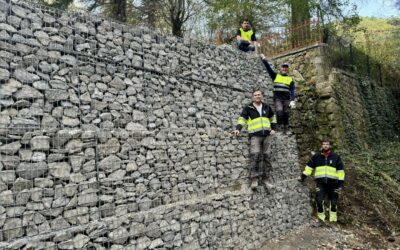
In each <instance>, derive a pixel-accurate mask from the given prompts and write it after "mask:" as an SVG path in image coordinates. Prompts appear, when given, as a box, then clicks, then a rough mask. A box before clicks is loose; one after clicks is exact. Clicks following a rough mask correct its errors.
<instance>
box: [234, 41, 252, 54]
mask: <svg viewBox="0 0 400 250" xmlns="http://www.w3.org/2000/svg"><path fill="white" fill-rule="evenodd" d="M237 47H238V49H240V50H241V51H244V52H249V51H255V50H256V48H255V47H254V46H253V45H251V44H250V42H248V41H243V40H242V41H240V42H238V43H237Z"/></svg>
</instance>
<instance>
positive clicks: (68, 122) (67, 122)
mask: <svg viewBox="0 0 400 250" xmlns="http://www.w3.org/2000/svg"><path fill="white" fill-rule="evenodd" d="M62 124H63V125H64V126H66V127H77V126H79V124H80V121H79V119H78V118H71V117H68V116H63V118H62Z"/></svg>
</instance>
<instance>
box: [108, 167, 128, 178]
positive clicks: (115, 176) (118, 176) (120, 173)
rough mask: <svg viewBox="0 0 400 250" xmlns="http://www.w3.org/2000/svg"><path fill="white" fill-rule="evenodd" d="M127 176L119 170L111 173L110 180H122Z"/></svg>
mask: <svg viewBox="0 0 400 250" xmlns="http://www.w3.org/2000/svg"><path fill="white" fill-rule="evenodd" d="M125 174H126V171H125V170H122V169H119V170H116V171H115V172H113V173H111V174H110V175H109V176H108V178H110V179H114V180H122V179H123V177H124V176H125Z"/></svg>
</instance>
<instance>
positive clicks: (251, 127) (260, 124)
mask: <svg viewBox="0 0 400 250" xmlns="http://www.w3.org/2000/svg"><path fill="white" fill-rule="evenodd" d="M270 128H271V123H270V121H269V118H267V117H258V118H255V119H249V120H248V121H247V130H248V131H249V133H255V132H258V131H262V130H269V129H270Z"/></svg>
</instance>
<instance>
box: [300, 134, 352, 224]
mask: <svg viewBox="0 0 400 250" xmlns="http://www.w3.org/2000/svg"><path fill="white" fill-rule="evenodd" d="M312 172H314V177H315V182H316V183H317V188H316V197H315V198H316V203H317V217H318V219H319V220H320V221H321V222H325V211H324V200H325V196H328V199H329V201H330V204H329V205H330V206H329V222H336V221H337V202H338V199H339V193H340V191H341V190H342V189H343V184H344V176H345V173H344V165H343V162H342V160H341V158H340V156H339V155H338V154H336V153H334V152H332V150H331V143H330V140H328V139H325V140H323V141H322V148H321V152H318V153H316V154H315V155H313V156H312V157H311V159H310V161H309V162H308V163H307V166H306V167H305V169H304V171H303V173H302V175H301V177H300V179H299V181H300V182H304V181H305V179H306V178H307V176H310V175H311V174H312Z"/></svg>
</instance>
